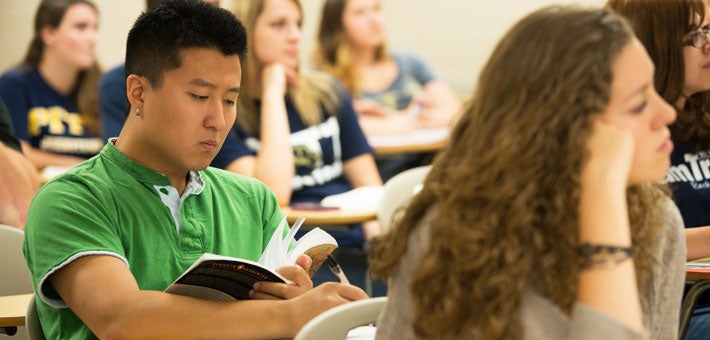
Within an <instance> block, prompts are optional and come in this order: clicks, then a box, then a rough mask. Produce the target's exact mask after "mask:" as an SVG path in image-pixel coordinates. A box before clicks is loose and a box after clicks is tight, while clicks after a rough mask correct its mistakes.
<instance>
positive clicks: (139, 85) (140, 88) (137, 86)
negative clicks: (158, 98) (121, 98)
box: [126, 74, 150, 110]
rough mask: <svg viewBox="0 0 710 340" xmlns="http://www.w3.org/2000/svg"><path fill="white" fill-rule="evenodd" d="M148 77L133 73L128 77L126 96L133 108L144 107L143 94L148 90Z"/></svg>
mask: <svg viewBox="0 0 710 340" xmlns="http://www.w3.org/2000/svg"><path fill="white" fill-rule="evenodd" d="M149 87H150V84H149V83H148V79H146V78H144V77H141V76H138V75H135V74H131V75H129V76H128V78H126V96H127V97H128V102H129V103H130V104H131V109H132V110H135V109H136V108H141V109H142V108H143V94H144V93H145V91H147V90H148V88H149Z"/></svg>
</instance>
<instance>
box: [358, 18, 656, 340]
mask: <svg viewBox="0 0 710 340" xmlns="http://www.w3.org/2000/svg"><path fill="white" fill-rule="evenodd" d="M631 39H633V32H632V31H631V29H630V27H629V26H628V25H627V24H626V22H625V21H624V20H623V19H622V18H621V17H619V16H618V15H616V14H614V13H613V12H612V11H611V10H608V9H580V8H575V7H557V6H555V7H547V8H544V9H541V10H538V11H536V12H534V13H532V14H530V15H529V16H527V17H525V18H524V19H522V20H521V21H520V22H518V23H517V24H515V25H514V26H513V28H512V29H511V30H510V31H508V33H507V34H506V35H505V36H504V37H503V38H502V39H501V41H500V42H499V43H498V45H497V47H496V48H495V50H494V51H493V54H492V55H491V57H490V59H489V60H488V62H487V64H486V66H485V68H484V69H483V70H482V73H481V76H480V80H479V82H478V84H481V85H480V86H479V87H478V88H477V89H476V90H475V92H474V95H473V97H472V99H471V100H470V101H469V102H468V103H467V104H466V105H465V107H464V109H463V114H462V116H461V118H460V120H459V122H458V123H457V125H456V126H455V128H454V129H453V131H452V134H451V137H450V142H449V144H448V145H447V146H446V148H445V149H444V150H443V152H441V154H440V155H439V156H438V157H437V159H436V160H435V162H434V165H433V168H432V170H431V172H430V174H429V175H428V177H427V179H426V181H425V183H424V188H423V190H422V191H421V192H420V193H419V194H418V195H417V196H416V197H415V198H414V199H413V200H412V202H411V203H410V205H409V208H408V209H407V210H406V212H405V213H404V215H403V216H402V219H401V220H400V221H399V222H398V223H396V226H395V228H393V230H391V231H390V232H389V233H387V234H385V235H383V236H382V237H381V238H380V239H377V240H375V241H374V242H373V244H372V247H371V253H370V260H371V265H372V268H371V270H372V272H373V274H375V275H376V276H377V277H381V278H384V279H387V278H388V277H389V276H390V275H391V274H392V273H393V272H394V270H395V269H396V267H397V264H398V262H399V260H400V258H401V257H402V256H403V254H404V253H405V251H406V247H407V239H408V235H409V234H410V233H411V232H412V230H413V229H414V228H415V226H416V225H417V224H418V222H419V221H420V220H421V219H422V218H423V216H424V215H425V213H426V212H427V211H429V210H431V209H432V208H434V207H436V212H437V213H436V218H435V219H434V222H433V223H432V231H431V235H430V240H431V245H430V248H429V250H428V253H427V255H425V256H424V257H423V258H422V261H421V262H420V263H419V267H418V269H417V270H416V272H415V273H414V275H413V277H414V282H413V285H412V293H413V296H412V299H414V301H415V306H416V311H415V320H414V325H413V326H414V328H415V332H416V333H417V334H418V335H419V336H422V337H431V338H439V337H443V336H444V335H459V336H460V335H463V334H470V332H472V331H476V332H478V334H479V335H480V338H482V339H510V338H513V339H515V338H522V337H523V333H522V329H521V324H520V315H519V309H520V303H521V298H522V295H523V293H524V292H525V291H529V290H532V291H534V292H536V293H538V294H540V295H542V296H543V297H545V298H547V299H548V300H550V301H552V302H553V303H554V304H556V305H557V306H559V307H560V308H561V310H563V311H564V312H566V313H570V311H571V308H572V305H573V303H574V302H575V300H576V289H577V275H578V263H577V261H576V259H577V256H576V247H577V245H578V240H577V238H578V225H579V216H578V204H579V183H580V178H579V174H580V171H581V167H582V165H583V163H584V161H585V158H586V152H585V150H586V141H587V139H588V137H589V134H590V129H591V126H592V123H593V122H594V121H595V120H596V119H597V118H598V117H599V115H600V114H601V112H602V111H603V110H604V109H605V107H606V106H607V104H608V102H609V96H610V90H611V82H612V76H613V74H612V64H613V63H614V61H615V60H616V58H617V56H618V55H619V54H620V52H621V51H622V49H623V48H624V47H625V46H627V44H628V43H629V42H630V41H631ZM657 189H658V188H657V186H656V185H652V184H646V185H638V186H634V187H631V188H629V189H628V191H627V198H628V202H629V216H630V221H631V224H632V227H631V228H632V235H633V236H632V238H633V242H634V244H635V245H636V246H637V252H638V253H637V254H638V255H637V257H636V260H635V261H636V265H637V267H636V268H637V273H638V275H637V278H638V283H639V287H640V288H641V289H645V287H646V286H647V281H648V278H649V277H650V261H652V256H651V255H650V254H651V253H652V249H651V248H652V246H651V244H652V243H653V241H654V239H655V238H657V237H658V235H659V233H660V229H661V228H662V225H663V224H662V219H663V216H662V213H661V212H660V210H661V209H658V206H659V202H660V201H661V200H663V199H665V198H664V197H666V196H665V194H664V192H663V191H659V190H657ZM431 287H437V288H436V289H432V288H431Z"/></svg>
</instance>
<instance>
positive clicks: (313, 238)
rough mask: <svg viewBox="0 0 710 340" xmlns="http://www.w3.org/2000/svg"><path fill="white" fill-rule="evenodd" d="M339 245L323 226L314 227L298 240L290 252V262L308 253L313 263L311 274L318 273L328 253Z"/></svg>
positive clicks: (309, 272) (294, 261)
mask: <svg viewBox="0 0 710 340" xmlns="http://www.w3.org/2000/svg"><path fill="white" fill-rule="evenodd" d="M337 247H338V242H337V241H336V240H335V238H333V236H331V235H330V234H328V233H327V232H325V231H324V230H323V229H321V228H313V229H311V230H310V231H309V232H308V233H306V234H305V235H303V236H301V238H300V239H299V240H298V241H297V242H296V245H295V246H294V247H293V249H291V250H290V251H289V252H288V262H289V263H296V259H298V255H300V254H306V255H308V256H310V258H311V260H312V263H311V268H310V270H309V271H308V274H309V275H310V276H313V274H315V273H316V271H317V270H318V268H320V266H321V265H322V264H323V262H325V260H326V259H327V258H328V255H329V254H330V253H332V252H333V251H334V250H335V248H337Z"/></svg>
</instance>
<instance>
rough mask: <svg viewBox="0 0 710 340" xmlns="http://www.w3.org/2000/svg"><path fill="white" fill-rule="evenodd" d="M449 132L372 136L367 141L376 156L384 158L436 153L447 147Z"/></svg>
mask: <svg viewBox="0 0 710 340" xmlns="http://www.w3.org/2000/svg"><path fill="white" fill-rule="evenodd" d="M449 130H450V129H449V128H438V129H419V130H416V131H413V132H411V133H407V134H402V135H387V136H372V137H369V138H368V139H367V141H368V143H370V146H371V147H372V149H373V150H374V151H375V154H377V155H382V156H387V155H397V154H404V153H413V152H434V151H439V150H441V149H442V148H443V147H444V145H446V139H447V137H448V136H449Z"/></svg>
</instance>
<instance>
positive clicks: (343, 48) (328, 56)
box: [313, 0, 389, 96]
mask: <svg viewBox="0 0 710 340" xmlns="http://www.w3.org/2000/svg"><path fill="white" fill-rule="evenodd" d="M347 1H348V0H326V1H325V3H324V4H323V12H322V13H321V22H320V25H319V26H318V40H317V41H316V46H315V48H314V52H313V64H314V65H316V66H318V67H320V68H321V69H323V70H325V71H326V72H328V73H330V74H332V75H333V76H334V77H336V78H338V79H339V80H340V81H341V82H342V83H343V85H345V88H346V89H347V90H348V92H350V93H351V94H352V95H353V96H357V95H358V94H359V93H360V88H359V84H358V81H359V80H358V77H357V73H356V72H355V69H354V67H353V64H352V59H351V57H350V45H349V43H348V40H347V38H346V37H345V27H343V12H344V11H345V5H346V4H347ZM388 58H389V52H388V51H387V44H386V43H383V44H382V45H381V46H379V47H378V48H377V50H376V51H375V61H384V60H387V59H388Z"/></svg>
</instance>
